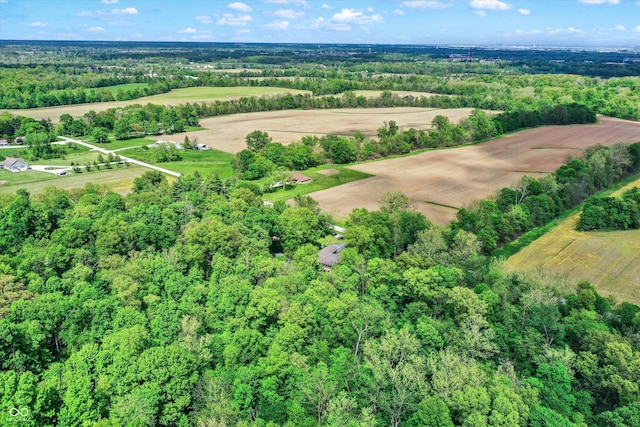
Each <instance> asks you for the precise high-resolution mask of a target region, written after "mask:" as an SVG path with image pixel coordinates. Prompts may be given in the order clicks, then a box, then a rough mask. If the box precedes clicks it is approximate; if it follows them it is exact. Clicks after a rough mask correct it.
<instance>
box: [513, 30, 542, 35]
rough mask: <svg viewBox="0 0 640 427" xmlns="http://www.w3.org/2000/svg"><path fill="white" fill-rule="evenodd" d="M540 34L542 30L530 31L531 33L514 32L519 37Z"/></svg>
mask: <svg viewBox="0 0 640 427" xmlns="http://www.w3.org/2000/svg"><path fill="white" fill-rule="evenodd" d="M541 32H542V30H531V31H523V30H516V34H518V35H520V36H522V35H529V34H540V33H541Z"/></svg>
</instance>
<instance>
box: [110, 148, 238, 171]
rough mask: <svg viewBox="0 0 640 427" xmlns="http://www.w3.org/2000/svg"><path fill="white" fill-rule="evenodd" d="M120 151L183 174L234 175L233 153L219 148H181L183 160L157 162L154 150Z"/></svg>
mask: <svg viewBox="0 0 640 427" xmlns="http://www.w3.org/2000/svg"><path fill="white" fill-rule="evenodd" d="M152 142H153V141H152ZM120 153H121V155H125V156H127V157H131V158H133V159H136V160H140V161H143V162H146V163H150V164H152V165H156V166H160V167H163V168H165V169H169V170H172V171H176V172H180V173H181V174H183V175H187V174H192V173H194V172H195V171H198V172H200V174H202V175H208V174H210V173H214V172H217V173H218V175H220V178H229V177H231V176H233V175H234V173H233V171H232V170H231V161H232V160H233V157H234V156H233V154H229V153H225V152H223V151H218V150H205V151H198V150H180V152H179V153H180V156H181V157H182V160H180V161H177V162H165V163H158V162H156V161H155V160H154V158H153V151H152V150H145V149H142V148H132V149H129V150H124V151H122V152H120Z"/></svg>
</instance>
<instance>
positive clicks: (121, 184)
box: [0, 165, 149, 194]
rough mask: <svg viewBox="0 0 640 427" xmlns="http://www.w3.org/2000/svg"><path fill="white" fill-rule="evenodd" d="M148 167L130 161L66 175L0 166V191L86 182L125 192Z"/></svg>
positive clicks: (67, 186)
mask: <svg viewBox="0 0 640 427" xmlns="http://www.w3.org/2000/svg"><path fill="white" fill-rule="evenodd" d="M148 170H149V169H147V168H143V167H140V166H135V165H130V166H121V167H115V166H114V167H113V168H112V169H106V168H102V169H101V170H99V171H97V170H95V169H94V170H92V171H91V172H86V171H85V170H84V168H82V172H81V173H79V174H70V175H67V176H56V175H53V174H49V173H44V172H37V171H27V172H8V171H5V170H0V181H1V182H2V185H0V194H7V193H15V192H16V190H18V189H20V188H24V189H26V190H27V191H29V192H30V193H41V192H43V191H44V190H45V189H46V188H47V187H58V188H64V189H65V190H70V189H73V188H82V187H84V186H85V185H86V184H88V183H93V184H101V185H102V184H104V185H106V186H108V187H109V188H111V190H112V191H114V192H116V193H120V194H126V193H129V192H130V191H131V189H132V188H133V180H134V179H135V178H136V177H138V176H140V175H142V174H143V173H145V172H146V171H148Z"/></svg>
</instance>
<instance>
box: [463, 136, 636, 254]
mask: <svg viewBox="0 0 640 427" xmlns="http://www.w3.org/2000/svg"><path fill="white" fill-rule="evenodd" d="M639 170H640V143H635V144H632V145H622V144H618V145H613V146H611V147H603V146H595V147H592V148H589V149H587V150H586V151H585V153H584V155H583V156H582V157H578V158H569V159H567V161H566V162H565V164H564V165H562V166H561V167H560V168H559V169H558V170H557V171H555V172H553V173H551V174H549V175H547V176H545V177H544V178H539V179H535V178H531V177H526V176H525V177H523V178H522V180H521V181H520V182H519V184H518V185H517V186H516V187H515V188H506V187H505V188H503V189H502V190H501V191H500V192H499V193H498V194H497V195H496V197H494V198H492V199H485V200H481V201H479V202H477V203H475V204H474V205H473V206H470V207H468V208H463V209H461V210H460V211H458V214H457V218H456V220H455V221H454V222H453V223H452V227H454V228H456V229H461V230H465V231H468V232H472V233H474V234H475V235H477V237H478V239H479V240H480V241H481V242H482V248H483V251H484V253H486V254H491V253H493V251H494V250H495V249H496V248H498V247H500V246H502V245H503V244H505V243H507V242H510V241H512V240H513V239H514V238H516V237H518V236H519V235H521V234H522V233H524V232H526V231H528V230H530V229H532V228H533V227H537V226H540V225H543V224H545V223H546V222H547V221H549V220H551V219H553V218H555V217H556V216H557V215H558V214H560V213H561V212H564V211H565V210H567V209H570V208H572V207H574V206H576V205H578V204H580V203H582V202H583V201H584V200H585V199H587V197H589V196H590V195H593V194H594V193H596V192H597V191H600V190H603V189H605V188H607V187H609V186H610V185H612V184H613V183H615V182H617V181H619V180H620V179H622V178H623V177H626V176H628V175H629V174H632V173H636V172H638V171H639ZM597 200H598V199H594V200H592V201H590V202H588V203H587V206H589V208H587V207H585V212H589V213H588V214H587V217H586V218H585V221H586V222H585V225H586V224H589V223H592V224H594V225H597V224H599V223H600V222H598V221H602V220H600V219H598V218H600V216H601V215H600V214H602V215H604V214H605V212H602V211H600V210H599V209H601V206H600V202H598V201H597ZM603 203H606V202H603ZM616 203H617V201H614V202H612V207H613V206H615V204H616ZM609 213H611V212H609ZM596 217H597V218H596ZM617 219H618V218H616V219H611V221H613V222H615V221H617ZM627 219H628V218H627Z"/></svg>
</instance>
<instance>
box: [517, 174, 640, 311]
mask: <svg viewBox="0 0 640 427" xmlns="http://www.w3.org/2000/svg"><path fill="white" fill-rule="evenodd" d="M634 186H636V187H640V179H639V180H636V181H635V182H633V183H631V184H628V185H627V186H625V187H624V188H623V189H621V190H619V191H617V192H616V193H615V194H616V195H619V194H620V193H621V192H623V191H625V190H627V189H629V188H631V187H634ZM579 219H580V213H577V214H575V215H573V216H571V217H569V218H567V219H566V220H564V221H563V222H562V223H560V224H559V225H558V226H557V227H555V228H554V229H553V230H551V231H549V232H548V233H546V234H545V235H544V236H542V237H540V238H539V239H538V240H536V241H534V242H533V243H531V244H530V245H529V246H527V247H526V248H524V249H522V250H521V251H520V252H518V253H517V254H515V255H513V256H512V257H510V258H509V259H508V260H507V264H508V265H509V266H511V267H512V268H514V269H515V270H517V271H528V270H540V271H544V272H545V274H548V275H552V276H553V275H555V276H560V277H564V278H569V279H572V280H574V281H576V282H577V281H581V280H588V281H589V282H591V283H592V284H593V285H594V286H595V287H596V289H597V290H598V292H599V293H600V294H601V295H603V296H608V295H613V296H615V297H616V300H617V301H629V302H632V303H634V304H638V305H640V230H627V231H610V232H581V231H577V230H576V225H577V224H578V220H579Z"/></svg>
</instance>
